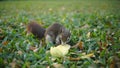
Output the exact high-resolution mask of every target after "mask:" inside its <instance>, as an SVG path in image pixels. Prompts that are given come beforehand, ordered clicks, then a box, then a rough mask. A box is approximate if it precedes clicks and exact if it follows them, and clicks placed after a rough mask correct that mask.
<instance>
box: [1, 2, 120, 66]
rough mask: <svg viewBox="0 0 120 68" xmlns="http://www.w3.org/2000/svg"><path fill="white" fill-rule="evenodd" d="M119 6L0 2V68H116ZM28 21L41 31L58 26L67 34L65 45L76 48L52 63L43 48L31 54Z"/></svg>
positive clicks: (35, 43)
mask: <svg viewBox="0 0 120 68" xmlns="http://www.w3.org/2000/svg"><path fill="white" fill-rule="evenodd" d="M119 5H120V1H118V0H111V1H109V0H105V1H102V0H101V1H100V0H91V1H89V0H76V1H74V0H71V1H68V0H66V1H63V0H61V1H58V0H45V1H43V0H41V1H0V68H4V67H5V68H14V67H15V68H21V67H22V68H41V67H42V68H49V67H50V68H53V67H55V68H58V67H60V68H61V67H64V68H90V67H92V68H114V67H116V68H117V66H119V64H120V59H119V58H120V6H119ZM31 20H35V21H37V22H38V23H39V24H41V25H42V26H43V27H44V28H47V27H48V26H49V25H51V24H52V23H54V22H60V23H61V24H62V25H64V26H65V27H66V28H68V29H69V30H70V31H71V40H70V42H69V45H71V46H73V45H75V44H77V43H80V44H79V45H78V47H77V48H71V49H70V50H69V53H68V54H67V55H66V59H65V60H63V59H62V58H57V59H56V60H54V58H53V57H52V56H51V54H50V53H49V52H48V50H47V49H46V48H45V47H41V48H40V49H39V50H38V51H37V52H35V49H36V46H38V45H39V43H40V42H39V40H38V39H37V38H36V37H35V36H34V35H32V34H31V35H29V36H27V35H26V26H27V24H28V23H29V21H31ZM45 45H46V44H43V46H45ZM91 54H93V56H89V57H88V58H85V59H83V58H81V56H82V55H91ZM56 66H58V67H56Z"/></svg>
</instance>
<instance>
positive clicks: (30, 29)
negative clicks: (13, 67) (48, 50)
mask: <svg viewBox="0 0 120 68" xmlns="http://www.w3.org/2000/svg"><path fill="white" fill-rule="evenodd" d="M45 31H46V29H45V28H43V27H42V26H41V25H39V24H38V23H37V22H35V21H30V23H29V24H28V25H27V34H29V33H32V34H33V35H35V36H36V37H37V38H38V39H39V40H41V39H42V38H44V34H45Z"/></svg>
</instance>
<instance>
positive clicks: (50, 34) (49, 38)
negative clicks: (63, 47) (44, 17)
mask: <svg viewBox="0 0 120 68" xmlns="http://www.w3.org/2000/svg"><path fill="white" fill-rule="evenodd" d="M27 33H32V34H33V35H35V36H36V37H37V38H38V39H39V40H41V39H42V38H44V37H45V40H46V44H47V43H52V44H54V43H55V44H57V45H58V44H65V43H68V42H69V41H70V35H71V33H70V31H69V30H68V29H66V28H65V27H64V26H63V25H61V24H59V23H53V24H52V25H50V26H49V27H48V28H47V29H45V28H43V27H42V26H41V25H39V24H38V23H37V22H34V21H31V22H30V23H29V24H28V26H27Z"/></svg>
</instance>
